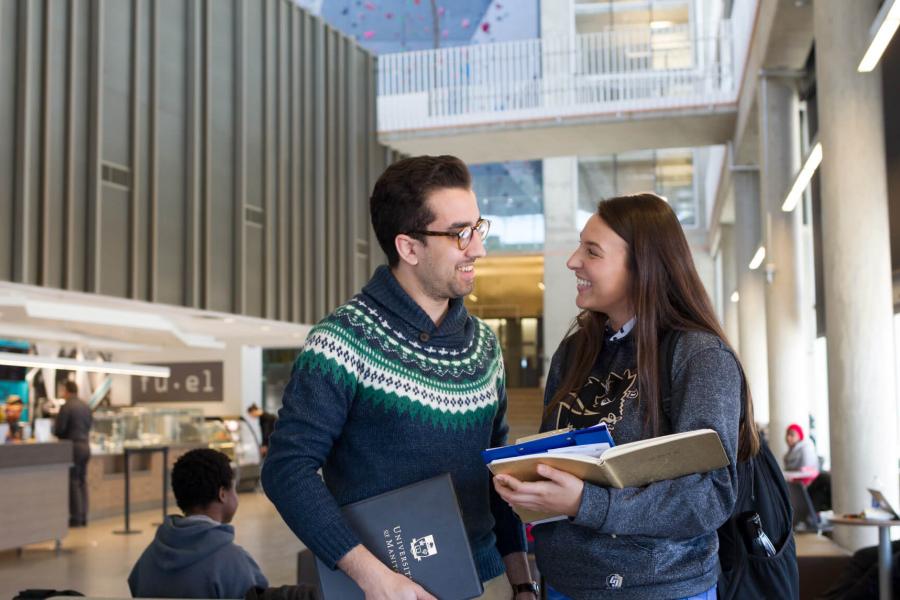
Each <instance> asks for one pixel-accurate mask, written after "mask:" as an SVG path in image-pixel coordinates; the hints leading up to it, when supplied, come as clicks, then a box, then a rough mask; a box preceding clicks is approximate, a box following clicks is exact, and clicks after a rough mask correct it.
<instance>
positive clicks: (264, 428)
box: [247, 404, 278, 456]
mask: <svg viewBox="0 0 900 600" xmlns="http://www.w3.org/2000/svg"><path fill="white" fill-rule="evenodd" d="M247 414H248V415H250V416H251V417H255V418H257V419H259V432H260V435H261V436H262V440H261V441H260V443H259V450H260V452H261V453H262V455H263V456H265V455H266V454H267V453H268V451H269V438H270V437H271V436H272V432H273V431H275V421H277V420H278V417H276V416H275V415H273V414H272V413H267V412H265V411H264V410H263V409H261V408H260V407H258V406H257V405H256V404H251V405H250V408H248V409H247Z"/></svg>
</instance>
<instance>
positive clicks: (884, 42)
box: [856, 0, 900, 73]
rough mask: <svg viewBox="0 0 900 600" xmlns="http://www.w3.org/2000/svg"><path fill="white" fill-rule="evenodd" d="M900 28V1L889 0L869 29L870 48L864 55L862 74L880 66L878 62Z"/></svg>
mask: <svg viewBox="0 0 900 600" xmlns="http://www.w3.org/2000/svg"><path fill="white" fill-rule="evenodd" d="M898 26H900V0H887V1H886V2H885V3H884V4H882V5H881V9H880V10H879V11H878V14H877V15H876V16H875V20H874V21H872V27H870V28H869V47H868V49H866V53H865V54H863V57H862V60H861V61H859V66H858V67H857V68H856V70H857V71H859V72H860V73H871V72H872V71H874V70H875V67H877V66H878V61H880V60H881V56H882V55H883V54H884V51H885V50H886V49H887V47H888V44H890V43H891V38H893V37H894V33H896V31H897V27H898Z"/></svg>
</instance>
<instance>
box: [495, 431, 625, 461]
mask: <svg viewBox="0 0 900 600" xmlns="http://www.w3.org/2000/svg"><path fill="white" fill-rule="evenodd" d="M587 444H609V447H610V448H612V447H613V446H615V445H616V444H615V443H614V442H613V439H612V436H611V435H610V434H609V429H608V428H607V426H606V423H600V424H599V425H594V426H592V427H585V428H584V429H568V430H566V431H563V432H562V433H558V434H556V435H551V436H547V437H542V438H538V439H536V440H531V441H528V442H523V443H521V444H510V445H509V446H500V447H499V448H488V449H487V450H482V451H481V458H482V459H483V460H484V463H485V464H490V463H491V462H492V461H495V460H498V459H500V458H512V457H514V456H525V455H527V454H539V453H541V452H546V451H547V450H553V449H555V448H565V447H568V446H585V445H587Z"/></svg>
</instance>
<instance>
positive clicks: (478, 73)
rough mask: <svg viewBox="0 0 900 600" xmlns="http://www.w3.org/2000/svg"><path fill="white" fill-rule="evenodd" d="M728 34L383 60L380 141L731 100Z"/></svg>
mask: <svg viewBox="0 0 900 600" xmlns="http://www.w3.org/2000/svg"><path fill="white" fill-rule="evenodd" d="M731 39H732V36H731V27H730V23H729V22H728V21H723V22H722V25H721V27H720V31H719V33H718V34H717V35H715V36H711V37H707V38H704V37H697V36H692V31H691V28H690V26H689V25H678V26H673V27H669V28H664V29H650V28H649V27H616V28H614V29H609V30H606V31H601V32H597V33H589V34H581V35H577V36H574V37H572V38H553V39H530V40H520V41H512V42H499V43H491V44H480V45H472V46H459V47H452V48H441V49H437V50H419V51H414V52H401V53H395V54H384V55H381V56H379V58H378V129H379V131H381V132H389V131H399V130H415V129H422V128H433V127H446V126H464V125H468V124H480V123H490V122H503V121H514V120H521V119H530V118H553V117H560V116H569V115H578V114H591V113H598V112H603V111H607V110H608V111H622V110H633V109H665V108H677V107H680V106H692V105H698V104H699V105H709V104H717V103H722V102H729V101H733V96H734V79H735V78H734V77H733V72H732V71H733V58H732V48H731Z"/></svg>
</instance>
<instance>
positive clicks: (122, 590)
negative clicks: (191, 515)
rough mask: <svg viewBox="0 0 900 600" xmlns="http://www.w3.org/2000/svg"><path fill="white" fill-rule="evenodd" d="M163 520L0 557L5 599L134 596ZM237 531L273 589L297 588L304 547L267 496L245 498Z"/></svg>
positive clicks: (138, 520) (152, 514)
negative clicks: (133, 577) (42, 594)
mask: <svg viewBox="0 0 900 600" xmlns="http://www.w3.org/2000/svg"><path fill="white" fill-rule="evenodd" d="M4 510H8V507H6V508H4ZM159 519H160V510H159V509H157V510H152V511H146V512H141V513H137V514H136V515H133V516H132V520H131V523H132V524H131V527H132V528H134V529H140V530H141V533H140V534H134V535H115V534H113V533H112V532H113V530H116V529H121V528H122V526H123V519H122V517H116V518H110V519H103V520H99V521H95V522H93V523H91V524H90V525H89V526H88V527H86V528H83V529H71V530H69V535H68V537H66V538H65V539H64V540H63V544H62V551H61V553H60V555H59V556H57V555H56V553H55V552H54V550H53V543H52V542H50V543H46V544H35V545H31V546H27V547H26V548H25V549H24V552H23V553H22V555H21V556H18V555H17V553H16V552H15V551H14V550H13V551H7V552H0V599H3V600H5V599H7V598H12V597H14V596H15V595H16V592H18V591H19V590H23V589H27V588H54V589H74V590H78V591H79V592H82V593H84V594H86V595H89V596H101V597H110V598H115V597H119V598H128V597H130V595H129V593H128V584H127V583H126V579H127V577H128V573H129V572H130V571H131V567H132V565H133V564H134V562H135V561H136V560H137V559H138V557H139V556H140V555H141V552H143V551H144V548H145V547H146V546H147V544H149V543H150V541H151V540H152V539H153V534H154V532H155V531H156V527H155V526H154V525H153V523H158V522H159ZM234 526H235V533H236V542H237V543H238V544H240V545H241V546H243V547H244V548H245V549H246V550H247V551H248V552H249V553H250V554H251V555H252V556H253V558H254V559H256V562H257V563H259V566H260V568H261V569H262V571H263V573H265V575H266V577H268V579H269V582H270V583H271V584H272V585H286V584H292V583H296V577H297V552H299V551H300V550H302V549H303V544H301V543H300V542H299V541H298V540H297V538H296V537H294V534H293V533H291V531H290V530H289V529H288V528H287V525H285V524H284V522H283V521H282V520H281V517H280V516H279V515H278V513H277V512H276V511H275V508H274V507H273V506H272V504H271V503H270V502H269V501H268V499H267V498H266V497H265V496H264V495H263V494H261V493H259V494H258V493H245V494H241V495H240V506H239V508H238V512H237V515H236V517H235V520H234ZM0 535H2V532H0Z"/></svg>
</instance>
